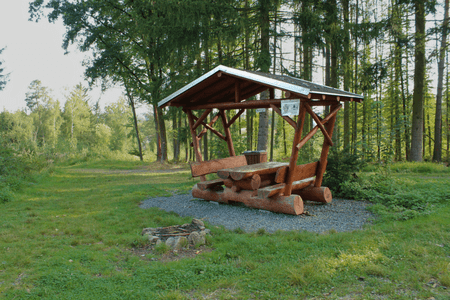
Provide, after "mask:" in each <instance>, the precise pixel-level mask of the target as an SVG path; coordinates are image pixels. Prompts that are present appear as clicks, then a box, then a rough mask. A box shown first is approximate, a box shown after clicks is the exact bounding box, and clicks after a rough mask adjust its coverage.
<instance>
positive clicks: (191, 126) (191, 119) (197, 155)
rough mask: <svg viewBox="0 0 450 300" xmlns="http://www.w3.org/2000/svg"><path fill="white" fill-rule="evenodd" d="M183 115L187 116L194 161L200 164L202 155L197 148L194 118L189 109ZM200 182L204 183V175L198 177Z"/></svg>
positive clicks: (197, 139)
mask: <svg viewBox="0 0 450 300" xmlns="http://www.w3.org/2000/svg"><path fill="white" fill-rule="evenodd" d="M185 113H186V114H187V116H188V120H189V129H190V131H191V136H192V143H193V146H194V152H195V160H196V161H197V162H202V161H203V159H202V154H201V153H200V148H199V143H198V141H199V138H198V137H197V134H196V132H195V129H194V117H193V115H192V111H191V110H190V109H186V110H185ZM200 180H201V181H206V177H205V175H202V176H200Z"/></svg>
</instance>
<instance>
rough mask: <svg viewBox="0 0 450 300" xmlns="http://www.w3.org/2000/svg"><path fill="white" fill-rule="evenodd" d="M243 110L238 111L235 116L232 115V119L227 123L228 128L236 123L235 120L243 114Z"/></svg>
mask: <svg viewBox="0 0 450 300" xmlns="http://www.w3.org/2000/svg"><path fill="white" fill-rule="evenodd" d="M244 111H245V109H241V110H239V111H238V113H237V114H235V115H234V117H232V118H231V120H230V122H228V127H230V126H231V125H233V123H234V122H236V120H237V118H239V116H240V115H242V114H243V113H244Z"/></svg>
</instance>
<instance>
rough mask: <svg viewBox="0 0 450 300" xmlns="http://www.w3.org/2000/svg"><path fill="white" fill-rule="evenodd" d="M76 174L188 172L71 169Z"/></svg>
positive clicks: (173, 170)
mask: <svg viewBox="0 0 450 300" xmlns="http://www.w3.org/2000/svg"><path fill="white" fill-rule="evenodd" d="M72 171H74V172H77V173H97V174H105V175H108V174H139V173H143V174H147V173H175V172H181V171H189V170H188V169H184V168H174V169H165V170H150V169H137V170H107V169H72Z"/></svg>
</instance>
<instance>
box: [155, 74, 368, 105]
mask: <svg viewBox="0 0 450 300" xmlns="http://www.w3.org/2000/svg"><path fill="white" fill-rule="evenodd" d="M268 88H274V89H279V90H282V91H285V92H288V93H289V97H288V98H300V99H310V100H319V101H322V100H337V101H357V102H360V101H361V100H362V99H363V96H361V95H358V94H354V93H350V92H346V91H343V90H339V89H335V88H332V87H328V86H324V85H320V84H315V83H312V82H309V81H306V80H302V79H298V78H295V77H291V76H286V75H272V74H269V73H263V72H257V71H247V70H239V69H235V68H230V67H226V66H222V65H219V66H217V67H216V68H214V69H212V70H211V71H209V72H208V73H206V74H204V75H202V76H201V77H199V78H197V79H196V80H194V81H192V82H191V83H189V84H187V85H186V86H184V87H183V88H181V89H179V90H178V91H176V92H174V93H172V94H171V95H169V96H168V97H166V98H164V99H163V100H161V101H160V102H158V106H160V107H164V106H167V105H171V106H181V107H189V106H198V105H204V104H214V103H227V102H240V101H242V100H245V99H248V98H250V97H252V96H255V95H257V94H259V93H261V92H263V91H264V90H267V89H268Z"/></svg>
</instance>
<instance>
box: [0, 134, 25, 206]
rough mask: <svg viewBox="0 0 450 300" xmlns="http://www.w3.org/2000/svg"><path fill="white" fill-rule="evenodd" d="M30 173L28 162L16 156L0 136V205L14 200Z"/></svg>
mask: <svg viewBox="0 0 450 300" xmlns="http://www.w3.org/2000/svg"><path fill="white" fill-rule="evenodd" d="M30 171H31V164H30V161H29V160H27V159H26V158H24V157H23V156H18V155H17V154H16V153H15V152H14V150H13V149H12V148H11V146H10V145H9V144H8V143H7V140H6V139H4V138H3V137H2V135H0V204H1V203H5V202H9V201H11V200H13V199H14V192H16V191H18V190H20V189H21V188H22V187H23V186H24V183H25V181H26V180H27V179H28V175H29V174H30Z"/></svg>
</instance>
